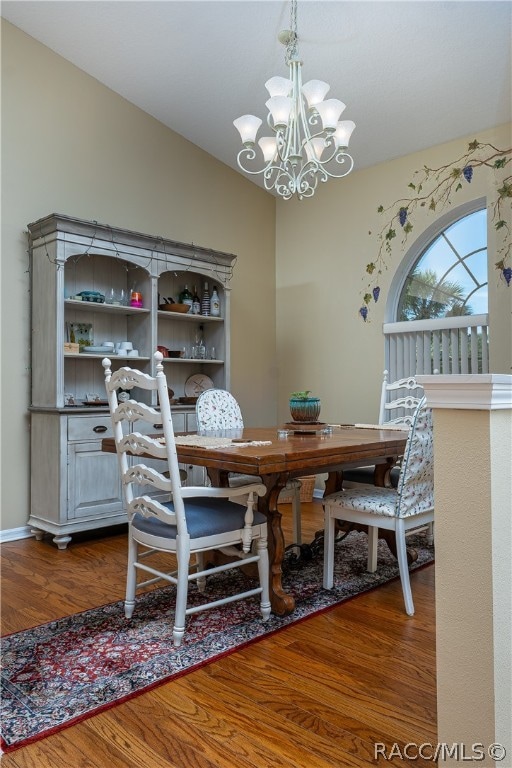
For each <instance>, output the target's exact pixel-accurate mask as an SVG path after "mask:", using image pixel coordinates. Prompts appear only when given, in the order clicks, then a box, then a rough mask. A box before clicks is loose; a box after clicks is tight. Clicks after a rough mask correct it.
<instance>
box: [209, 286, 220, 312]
mask: <svg viewBox="0 0 512 768" xmlns="http://www.w3.org/2000/svg"><path fill="white" fill-rule="evenodd" d="M210 314H211V316H212V317H220V299H219V294H218V293H217V286H216V285H214V286H213V290H212V297H211V299H210Z"/></svg>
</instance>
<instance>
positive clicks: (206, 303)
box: [201, 282, 210, 315]
mask: <svg viewBox="0 0 512 768" xmlns="http://www.w3.org/2000/svg"><path fill="white" fill-rule="evenodd" d="M201 314H202V315H209V314H210V291H209V290H208V283H206V282H205V284H204V291H203V298H202V299H201Z"/></svg>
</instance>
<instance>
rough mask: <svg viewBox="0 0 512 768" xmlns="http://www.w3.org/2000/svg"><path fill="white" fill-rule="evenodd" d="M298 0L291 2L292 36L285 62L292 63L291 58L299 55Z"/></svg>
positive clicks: (287, 46) (287, 47)
mask: <svg viewBox="0 0 512 768" xmlns="http://www.w3.org/2000/svg"><path fill="white" fill-rule="evenodd" d="M297 40H298V36H297V0H291V3H290V37H289V39H288V43H287V45H286V51H285V55H284V63H285V64H286V66H288V65H289V64H290V61H291V59H293V58H296V56H297Z"/></svg>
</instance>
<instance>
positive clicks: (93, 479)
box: [68, 441, 126, 525]
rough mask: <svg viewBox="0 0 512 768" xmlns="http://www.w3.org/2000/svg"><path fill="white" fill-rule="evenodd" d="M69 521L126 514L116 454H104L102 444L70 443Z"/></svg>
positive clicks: (115, 521) (92, 442)
mask: <svg viewBox="0 0 512 768" xmlns="http://www.w3.org/2000/svg"><path fill="white" fill-rule="evenodd" d="M68 464H69V472H68V519H69V520H73V519H75V520H76V519H80V518H95V517H96V518H103V517H106V516H110V515H113V517H114V518H115V517H116V513H118V514H119V517H120V518H122V519H119V520H116V519H113V520H112V525H114V524H115V523H117V522H123V521H124V520H126V515H125V514H124V511H123V501H122V494H121V481H120V478H119V467H118V463H117V456H116V455H115V454H110V453H103V452H102V450H101V441H88V442H84V443H70V444H69V448H68Z"/></svg>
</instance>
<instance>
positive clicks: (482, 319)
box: [383, 197, 489, 381]
mask: <svg viewBox="0 0 512 768" xmlns="http://www.w3.org/2000/svg"><path fill="white" fill-rule="evenodd" d="M485 207H486V199H485V198H482V197H480V198H477V199H476V200H471V201H470V202H468V203H464V204H463V205H460V206H457V207H456V208H452V209H450V210H449V211H448V212H447V213H445V214H443V215H442V216H440V217H439V218H438V219H436V221H435V222H433V223H432V224H431V225H430V226H429V227H427V229H425V230H424V231H423V232H422V233H421V235H419V237H418V238H417V239H416V240H415V241H414V243H413V244H412V245H411V247H410V248H409V249H408V251H407V253H406V254H405V256H404V258H403V259H402V261H401V262H400V264H399V266H398V268H397V270H396V272H395V274H394V276H393V279H392V281H391V285H390V288H389V292H388V297H387V300H386V307H385V312H384V324H383V333H384V338H385V365H386V369H387V370H388V371H389V376H388V378H389V381H395V380H397V379H400V378H403V377H405V376H416V375H418V374H430V373H436V372H441V373H445V374H449V373H488V372H489V350H488V344H489V334H488V326H489V315H488V314H482V315H467V316H462V317H446V318H436V319H432V320H410V321H397V320H396V318H397V315H398V307H399V302H400V296H401V294H402V290H403V287H404V284H405V281H406V280H407V277H408V276H409V274H410V272H411V270H412V269H413V267H414V265H415V264H416V263H417V261H418V259H419V258H420V257H421V255H422V254H423V253H424V251H425V250H426V248H427V247H428V246H429V245H431V243H433V241H434V240H435V239H436V238H437V237H439V235H440V234H441V233H442V232H443V231H444V230H445V229H447V228H448V227H449V226H451V225H452V224H455V222H457V221H459V220H460V219H462V218H464V217H465V216H468V215H470V214H471V213H475V212H476V211H480V210H482V209H483V208H485ZM488 271H489V270H488ZM479 335H481V337H482V341H483V344H482V349H481V352H480V353H479V354H478V356H477V351H478V341H477V339H478V336H479Z"/></svg>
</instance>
